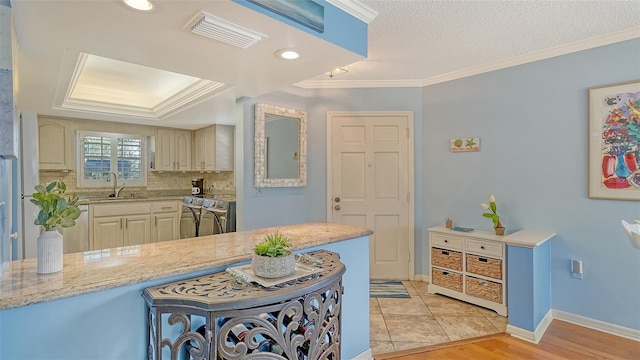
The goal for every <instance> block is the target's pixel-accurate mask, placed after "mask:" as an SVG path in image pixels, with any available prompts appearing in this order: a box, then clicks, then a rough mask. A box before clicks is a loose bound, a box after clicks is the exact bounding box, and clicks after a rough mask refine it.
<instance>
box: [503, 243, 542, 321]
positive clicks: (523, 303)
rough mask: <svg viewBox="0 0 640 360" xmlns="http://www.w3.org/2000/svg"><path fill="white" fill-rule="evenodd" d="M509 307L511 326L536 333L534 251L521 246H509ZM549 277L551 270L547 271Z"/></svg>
mask: <svg viewBox="0 0 640 360" xmlns="http://www.w3.org/2000/svg"><path fill="white" fill-rule="evenodd" d="M507 259H509V260H508V261H507V274H509V276H508V277H507V300H508V302H507V307H508V312H509V325H513V326H515V327H517V328H520V329H524V330H528V331H534V330H535V329H536V326H537V324H536V323H534V317H533V309H534V304H535V298H534V295H535V292H534V290H535V289H534V286H533V277H534V273H533V272H534V261H533V249H532V248H526V247H519V246H507ZM546 274H547V275H549V270H547V271H546Z"/></svg>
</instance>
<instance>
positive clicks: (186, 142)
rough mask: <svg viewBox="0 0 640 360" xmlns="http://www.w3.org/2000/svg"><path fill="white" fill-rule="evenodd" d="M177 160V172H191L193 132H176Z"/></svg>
mask: <svg viewBox="0 0 640 360" xmlns="http://www.w3.org/2000/svg"><path fill="white" fill-rule="evenodd" d="M175 160H176V165H175V166H176V167H175V169H176V170H178V171H190V170H191V131H181V130H176V131H175Z"/></svg>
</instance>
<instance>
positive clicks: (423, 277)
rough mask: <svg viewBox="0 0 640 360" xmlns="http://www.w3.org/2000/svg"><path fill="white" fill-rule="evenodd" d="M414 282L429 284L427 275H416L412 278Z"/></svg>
mask: <svg viewBox="0 0 640 360" xmlns="http://www.w3.org/2000/svg"><path fill="white" fill-rule="evenodd" d="M413 279H414V280H415V281H422V282H427V283H428V282H429V275H418V274H416V275H415V276H414V278H413Z"/></svg>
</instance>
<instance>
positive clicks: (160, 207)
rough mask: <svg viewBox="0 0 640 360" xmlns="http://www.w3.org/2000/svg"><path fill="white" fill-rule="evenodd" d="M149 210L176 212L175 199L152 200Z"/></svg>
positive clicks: (176, 204)
mask: <svg viewBox="0 0 640 360" xmlns="http://www.w3.org/2000/svg"><path fill="white" fill-rule="evenodd" d="M151 211H152V212H154V213H163V212H177V211H178V202H177V201H154V202H152V203H151Z"/></svg>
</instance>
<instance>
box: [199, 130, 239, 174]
mask: <svg viewBox="0 0 640 360" xmlns="http://www.w3.org/2000/svg"><path fill="white" fill-rule="evenodd" d="M233 138H234V127H233V126H231V125H211V126H208V127H206V128H203V129H199V130H196V131H195V133H194V153H195V154H194V155H195V156H194V162H193V170H199V171H233V163H234V161H233Z"/></svg>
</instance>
